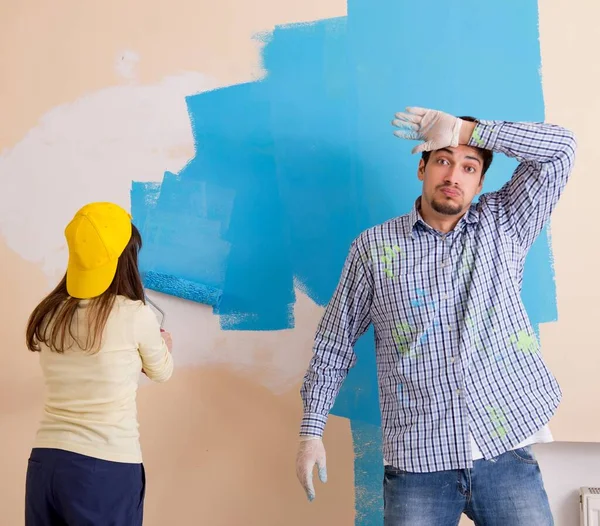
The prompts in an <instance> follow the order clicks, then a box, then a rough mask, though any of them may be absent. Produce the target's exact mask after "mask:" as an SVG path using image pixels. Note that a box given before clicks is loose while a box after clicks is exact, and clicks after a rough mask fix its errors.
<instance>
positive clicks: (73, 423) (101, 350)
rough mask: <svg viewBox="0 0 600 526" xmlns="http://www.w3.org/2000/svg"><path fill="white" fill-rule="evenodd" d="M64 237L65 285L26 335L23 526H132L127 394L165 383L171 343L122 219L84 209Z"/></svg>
mask: <svg viewBox="0 0 600 526" xmlns="http://www.w3.org/2000/svg"><path fill="white" fill-rule="evenodd" d="M65 237H66V240H67V244H68V248H69V263H68V267H67V272H66V275H65V277H64V278H63V279H62V280H61V282H60V283H59V284H58V286H57V287H56V288H55V289H54V290H53V291H52V292H51V293H50V294H49V295H48V296H47V297H46V298H45V299H44V300H43V301H42V302H41V303H40V304H39V305H38V306H37V307H36V308H35V310H34V311H33V313H32V314H31V316H30V318H29V323H28V326H27V347H28V348H29V350H31V351H35V352H39V353H40V365H41V368H42V371H43V374H44V379H45V384H46V398H45V404H44V415H43V419H42V422H41V424H40V426H39V429H38V432H37V436H36V438H35V442H34V445H33V449H32V452H31V456H30V458H29V461H28V468H27V482H26V497H25V500H26V510H25V523H26V526H50V525H52V526H55V525H65V526H67V525H69V526H70V525H83V524H85V525H89V526H92V525H102V526H108V525H111V526H134V525H141V524H142V517H143V504H144V495H145V473H144V466H143V464H142V454H141V449H140V443H139V433H138V422H137V414H136V413H137V412H136V392H137V386H138V380H139V375H140V370H143V372H144V373H145V374H146V376H148V377H149V378H150V379H152V380H155V381H157V382H165V381H166V380H168V379H169V378H170V376H171V374H172V372H173V361H172V358H171V354H170V352H169V351H170V349H171V337H170V335H169V334H168V333H166V332H162V333H161V330H160V327H159V323H158V321H157V319H156V316H155V315H154V313H153V312H152V310H151V309H150V307H148V306H147V305H146V304H145V301H144V289H143V286H142V281H141V278H140V274H139V271H138V252H139V250H140V248H141V246H142V240H141V237H140V234H139V232H138V230H137V229H136V228H135V226H133V225H132V223H131V216H130V215H129V214H128V213H127V212H126V211H125V210H123V209H122V208H120V207H119V206H117V205H115V204H112V203H91V204H88V205H86V206H84V207H83V208H82V209H81V210H79V211H78V212H77V214H76V215H75V217H74V218H73V220H72V221H71V222H70V223H69V225H68V226H67V227H66V229H65Z"/></svg>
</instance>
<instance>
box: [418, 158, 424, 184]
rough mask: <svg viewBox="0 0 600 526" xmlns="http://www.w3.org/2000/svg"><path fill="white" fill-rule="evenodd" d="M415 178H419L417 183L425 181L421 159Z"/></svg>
mask: <svg viewBox="0 0 600 526" xmlns="http://www.w3.org/2000/svg"><path fill="white" fill-rule="evenodd" d="M417 177H418V178H419V181H422V180H423V179H425V161H424V160H423V159H421V160H420V161H419V168H418V169H417Z"/></svg>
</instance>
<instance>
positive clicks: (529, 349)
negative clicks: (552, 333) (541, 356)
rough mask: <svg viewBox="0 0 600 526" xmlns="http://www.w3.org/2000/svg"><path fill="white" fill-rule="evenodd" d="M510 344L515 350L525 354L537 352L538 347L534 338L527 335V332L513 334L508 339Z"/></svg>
mask: <svg viewBox="0 0 600 526" xmlns="http://www.w3.org/2000/svg"><path fill="white" fill-rule="evenodd" d="M510 342H511V343H513V344H514V345H515V346H516V348H517V349H518V350H519V351H521V352H522V353H525V354H533V353H536V352H538V350H539V348H540V347H539V345H538V342H537V339H536V338H535V336H533V335H531V334H528V333H527V331H524V330H521V331H519V332H518V333H517V334H513V335H512V336H511V337H510Z"/></svg>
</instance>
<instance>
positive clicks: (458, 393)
mask: <svg viewBox="0 0 600 526" xmlns="http://www.w3.org/2000/svg"><path fill="white" fill-rule="evenodd" d="M456 394H457V396H460V395H462V389H460V388H458V389H457V390H456Z"/></svg>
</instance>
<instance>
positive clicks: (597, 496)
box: [579, 487, 600, 526]
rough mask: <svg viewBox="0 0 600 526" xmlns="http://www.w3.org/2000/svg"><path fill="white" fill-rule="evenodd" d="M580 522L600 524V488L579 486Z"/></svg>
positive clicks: (599, 525) (598, 525)
mask: <svg viewBox="0 0 600 526" xmlns="http://www.w3.org/2000/svg"><path fill="white" fill-rule="evenodd" d="M579 504H580V508H579V517H580V520H579V524H580V525H581V526H600V488H589V487H582V488H579Z"/></svg>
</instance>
